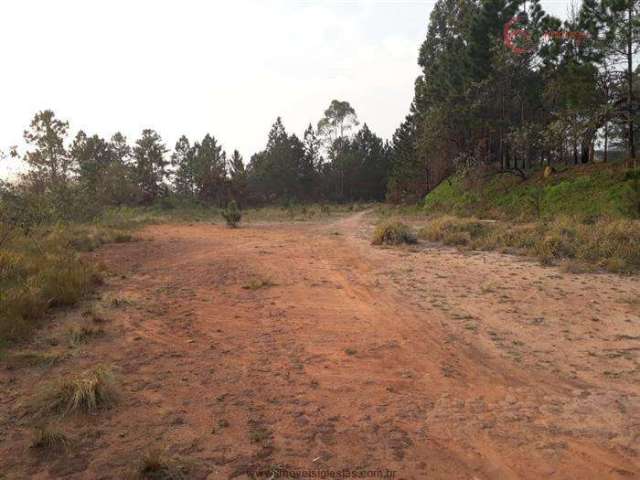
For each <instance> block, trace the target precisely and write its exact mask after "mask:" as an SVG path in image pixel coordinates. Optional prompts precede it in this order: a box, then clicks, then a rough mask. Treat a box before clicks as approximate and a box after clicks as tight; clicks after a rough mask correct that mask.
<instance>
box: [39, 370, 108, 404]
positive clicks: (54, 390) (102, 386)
mask: <svg viewBox="0 0 640 480" xmlns="http://www.w3.org/2000/svg"><path fill="white" fill-rule="evenodd" d="M116 400H117V389H116V385H115V381H114V377H113V374H112V372H111V370H110V369H108V368H107V367H105V366H99V367H97V368H94V369H92V370H87V371H85V372H83V373H81V374H80V375H78V376H75V377H70V378H65V379H62V380H61V381H59V382H56V383H53V384H50V385H48V386H46V387H45V388H44V390H43V392H42V393H41V394H40V395H38V396H37V397H36V398H35V399H34V401H33V402H32V403H31V405H30V408H29V410H32V411H33V412H34V413H35V414H36V415H38V416H40V415H46V414H60V415H67V414H70V413H77V412H82V413H94V412H96V411H98V410H100V409H104V408H109V407H111V406H112V405H113V404H114V403H115V402H116Z"/></svg>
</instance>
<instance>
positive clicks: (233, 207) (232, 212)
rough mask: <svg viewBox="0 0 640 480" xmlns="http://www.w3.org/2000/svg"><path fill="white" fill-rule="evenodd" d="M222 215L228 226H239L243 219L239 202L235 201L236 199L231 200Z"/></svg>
mask: <svg viewBox="0 0 640 480" xmlns="http://www.w3.org/2000/svg"><path fill="white" fill-rule="evenodd" d="M222 217H223V218H224V219H225V221H226V222H227V225H228V226H230V227H232V228H235V227H237V226H238V224H239V223H240V220H241V219H242V212H240V209H239V208H238V204H237V203H236V202H235V200H231V201H230V202H229V204H228V205H227V208H226V209H225V210H224V211H223V212H222Z"/></svg>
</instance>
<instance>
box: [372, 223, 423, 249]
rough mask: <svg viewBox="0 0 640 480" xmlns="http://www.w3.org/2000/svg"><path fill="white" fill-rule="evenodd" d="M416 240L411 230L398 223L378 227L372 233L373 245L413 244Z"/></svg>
mask: <svg viewBox="0 0 640 480" xmlns="http://www.w3.org/2000/svg"><path fill="white" fill-rule="evenodd" d="M417 241H418V240H417V238H416V236H415V234H414V233H413V232H412V231H411V229H410V228H409V227H408V226H407V225H405V224H404V223H400V222H388V223H383V224H382V225H378V227H376V229H375V231H374V232H373V240H372V242H371V243H372V244H373V245H400V244H402V243H406V244H414V243H416V242H417Z"/></svg>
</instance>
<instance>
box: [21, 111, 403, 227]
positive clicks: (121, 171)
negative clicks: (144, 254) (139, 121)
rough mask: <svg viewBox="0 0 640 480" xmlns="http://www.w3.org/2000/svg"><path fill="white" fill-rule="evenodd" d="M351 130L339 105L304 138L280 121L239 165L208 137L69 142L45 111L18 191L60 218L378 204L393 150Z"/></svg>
mask: <svg viewBox="0 0 640 480" xmlns="http://www.w3.org/2000/svg"><path fill="white" fill-rule="evenodd" d="M357 126H359V121H358V117H357V114H356V112H355V110H354V109H353V107H351V105H350V104H349V103H348V102H345V101H337V100H334V101H333V102H331V105H330V106H329V108H328V109H327V110H326V111H325V114H324V116H323V118H322V119H321V120H320V121H319V122H318V125H317V127H315V128H314V127H313V126H312V125H309V126H308V127H307V129H306V130H305V132H304V136H303V137H302V138H299V137H298V136H297V135H295V134H290V133H288V132H287V130H286V128H285V126H284V124H283V122H282V119H281V118H279V117H278V118H277V119H276V121H275V122H274V124H273V126H272V127H271V129H270V131H269V133H268V136H267V143H266V146H265V148H264V150H262V151H260V152H257V153H255V154H254V155H252V156H251V158H250V159H249V161H248V162H246V163H245V161H244V159H243V158H242V156H241V155H240V153H239V152H238V151H237V150H234V151H233V153H231V154H230V155H228V154H227V152H226V151H225V150H224V148H223V146H222V144H221V143H220V142H219V140H218V139H216V138H215V137H214V136H213V135H210V134H207V135H205V136H204V138H202V139H199V140H195V141H192V140H190V139H189V138H187V136H184V135H183V136H181V137H180V138H179V139H178V140H177V142H176V144H175V146H174V148H173V149H172V150H170V149H169V148H167V146H166V144H165V142H164V141H163V139H162V137H161V136H160V134H159V133H158V132H156V131H154V130H151V129H146V130H143V131H142V134H141V136H140V137H139V138H138V139H137V140H135V142H134V143H133V144H129V143H128V142H127V139H126V137H125V136H124V135H122V134H121V133H116V134H114V135H113V136H112V137H111V138H110V139H105V138H103V137H101V136H99V135H95V134H93V135H92V134H88V133H86V132H84V131H82V130H81V131H79V132H77V134H76V135H75V136H74V137H73V138H71V139H70V138H69V124H68V122H66V121H63V120H60V119H59V118H57V117H56V116H55V114H54V112H52V111H51V110H45V111H41V112H38V113H37V114H36V115H35V116H34V118H33V120H32V122H31V124H30V125H29V128H28V129H27V130H26V131H25V132H24V139H25V142H26V144H27V150H26V153H25V154H24V157H23V159H24V161H25V162H26V164H27V165H28V171H27V173H26V174H24V175H23V176H22V179H21V182H20V184H21V188H25V189H27V190H28V191H29V192H31V193H36V194H46V195H47V196H48V198H49V199H50V201H54V202H56V203H57V204H60V208H63V207H62V205H63V204H64V205H65V206H64V208H65V209H67V210H71V209H73V206H74V205H77V206H78V208H80V207H85V208H86V207H87V206H88V205H95V206H96V208H99V207H100V206H107V205H148V204H152V203H154V202H158V201H167V200H170V199H175V200H183V201H188V202H197V203H200V204H203V205H211V206H216V207H224V206H225V205H227V203H228V202H230V201H231V200H234V201H236V202H237V203H238V204H240V205H243V206H257V205H264V204H273V203H282V204H284V203H289V202H312V201H334V202H347V201H360V200H362V201H370V200H383V199H384V196H385V190H386V183H387V177H388V170H389V164H390V153H391V147H390V145H389V144H388V143H387V142H384V141H383V140H382V139H381V138H380V137H378V136H377V135H376V134H375V133H373V132H372V131H371V130H370V129H369V127H368V126H367V125H366V124H364V125H363V126H362V128H360V129H358V130H357V131H354V130H355V128H356V127H357ZM11 154H12V155H13V156H17V155H18V154H17V152H16V150H15V149H13V150H12V152H11ZM72 214H73V212H70V215H72Z"/></svg>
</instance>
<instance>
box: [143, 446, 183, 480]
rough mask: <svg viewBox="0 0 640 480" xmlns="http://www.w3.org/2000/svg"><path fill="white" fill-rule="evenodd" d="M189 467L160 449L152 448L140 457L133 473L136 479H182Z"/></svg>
mask: <svg viewBox="0 0 640 480" xmlns="http://www.w3.org/2000/svg"><path fill="white" fill-rule="evenodd" d="M188 473H189V468H188V467H186V466H185V465H183V464H182V463H180V462H178V461H176V460H174V459H170V458H167V457H166V456H165V454H164V452H162V451H161V450H153V451H151V452H148V453H146V454H145V455H144V457H142V460H141V462H140V465H139V466H138V468H137V469H136V473H135V475H134V478H135V479H138V480H184V479H186V478H187V475H188Z"/></svg>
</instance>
